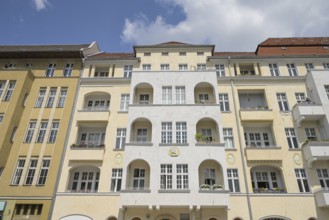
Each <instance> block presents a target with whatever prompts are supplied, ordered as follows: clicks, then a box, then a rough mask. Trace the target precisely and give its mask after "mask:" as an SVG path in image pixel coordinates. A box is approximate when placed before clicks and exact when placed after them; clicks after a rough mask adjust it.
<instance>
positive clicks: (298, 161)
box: [294, 153, 302, 165]
mask: <svg viewBox="0 0 329 220" xmlns="http://www.w3.org/2000/svg"><path fill="white" fill-rule="evenodd" d="M294 161H295V164H297V165H301V164H302V157H301V156H300V154H297V153H296V154H294Z"/></svg>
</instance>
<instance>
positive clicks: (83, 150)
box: [68, 142, 105, 160]
mask: <svg viewBox="0 0 329 220" xmlns="http://www.w3.org/2000/svg"><path fill="white" fill-rule="evenodd" d="M104 152H105V144H104V143H103V142H89V143H88V144H86V143H85V142H80V143H78V144H72V145H71V150H70V151H69V153H68V158H69V159H70V160H103V156H104Z"/></svg>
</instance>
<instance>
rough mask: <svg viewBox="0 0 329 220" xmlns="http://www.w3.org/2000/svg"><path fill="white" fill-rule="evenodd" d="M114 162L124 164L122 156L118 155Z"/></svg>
mask: <svg viewBox="0 0 329 220" xmlns="http://www.w3.org/2000/svg"><path fill="white" fill-rule="evenodd" d="M114 161H115V163H116V164H121V162H122V154H120V153H117V154H116V155H115V157H114Z"/></svg>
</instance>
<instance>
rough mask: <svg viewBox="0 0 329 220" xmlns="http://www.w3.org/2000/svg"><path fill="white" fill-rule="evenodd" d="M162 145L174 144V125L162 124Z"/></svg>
mask: <svg viewBox="0 0 329 220" xmlns="http://www.w3.org/2000/svg"><path fill="white" fill-rule="evenodd" d="M161 143H166V144H168V143H172V123H171V122H162V123H161Z"/></svg>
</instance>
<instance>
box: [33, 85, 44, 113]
mask: <svg viewBox="0 0 329 220" xmlns="http://www.w3.org/2000/svg"><path fill="white" fill-rule="evenodd" d="M45 95H46V88H40V90H39V95H38V97H37V99H36V101H35V104H34V107H35V108H41V106H42V103H43V100H44V99H45Z"/></svg>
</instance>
